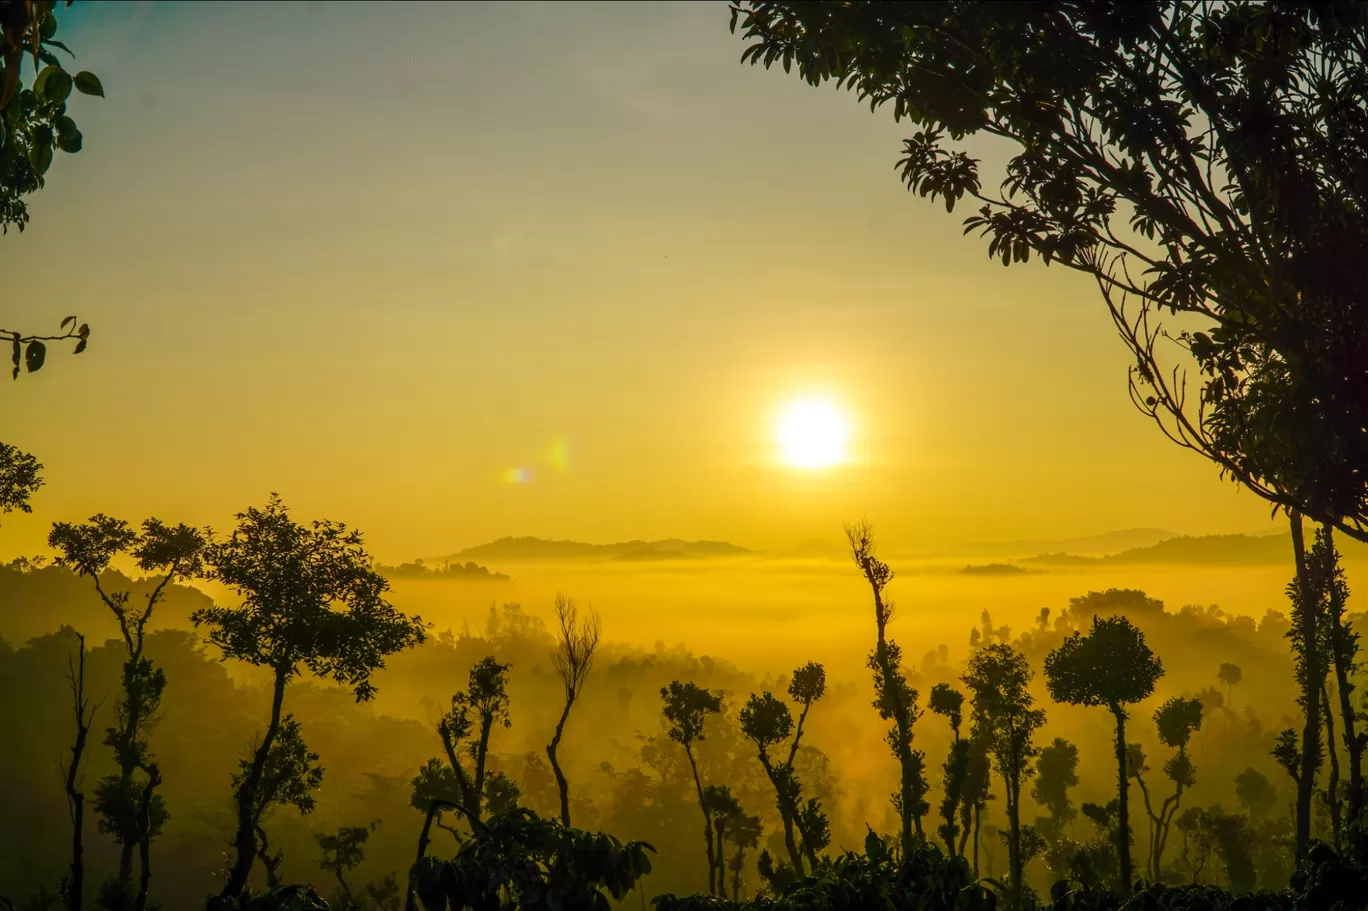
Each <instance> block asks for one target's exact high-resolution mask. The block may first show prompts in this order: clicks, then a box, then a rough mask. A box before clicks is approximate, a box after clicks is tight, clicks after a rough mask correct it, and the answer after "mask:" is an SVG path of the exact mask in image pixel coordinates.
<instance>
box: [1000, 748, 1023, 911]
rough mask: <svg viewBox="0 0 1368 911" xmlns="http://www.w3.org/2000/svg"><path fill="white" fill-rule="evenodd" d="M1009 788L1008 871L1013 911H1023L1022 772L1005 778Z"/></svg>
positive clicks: (1016, 770)
mask: <svg viewBox="0 0 1368 911" xmlns="http://www.w3.org/2000/svg"><path fill="white" fill-rule="evenodd" d="M1003 783H1004V784H1006V786H1007V826H1008V829H1007V831H1008V840H1007V871H1008V878H1009V880H1010V883H1011V889H1012V908H1013V911H1021V868H1022V866H1023V864H1022V863H1021V772H1020V770H1019V769H1014V770H1013V771H1012V774H1011V775H1010V776H1004V782H1003Z"/></svg>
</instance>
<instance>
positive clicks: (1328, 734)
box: [1320, 680, 1344, 851]
mask: <svg viewBox="0 0 1368 911" xmlns="http://www.w3.org/2000/svg"><path fill="white" fill-rule="evenodd" d="M1320 696H1321V711H1323V712H1325V744H1326V747H1327V748H1328V749H1329V751H1330V779H1329V780H1328V781H1327V782H1326V783H1325V803H1326V805H1327V806H1328V807H1329V809H1330V831H1331V832H1332V833H1333V834H1334V837H1335V850H1336V851H1339V850H1341V849H1342V848H1343V846H1344V841H1343V837H1342V835H1343V832H1344V823H1343V819H1342V817H1341V815H1340V799H1339V783H1340V764H1339V747H1337V746H1335V713H1334V712H1333V711H1331V710H1330V691H1329V690H1328V689H1326V687H1325V681H1324V680H1322V681H1321V686H1320Z"/></svg>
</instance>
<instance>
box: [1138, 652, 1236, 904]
mask: <svg viewBox="0 0 1368 911" xmlns="http://www.w3.org/2000/svg"><path fill="white" fill-rule="evenodd" d="M1223 667H1234V665H1223ZM1238 670H1239V669H1238V668H1236V671H1237V673H1238ZM1154 724H1155V727H1157V728H1158V729H1159V741H1160V742H1161V743H1163V744H1164V746H1166V747H1171V748H1173V749H1174V750H1175V751H1176V752H1175V753H1174V754H1173V756H1171V757H1170V758H1169V760H1168V761H1167V762H1165V763H1164V775H1165V776H1166V777H1167V778H1168V780H1169V781H1171V782H1173V793H1172V794H1171V795H1169V796H1167V797H1165V798H1164V802H1163V803H1162V804H1160V805H1159V812H1158V813H1155V812H1154V810H1153V808H1152V807H1151V806H1150V797H1149V791H1148V790H1144V797H1145V810H1146V811H1147V812H1148V813H1149V816H1150V820H1151V822H1152V823H1153V828H1152V829H1151V835H1150V857H1149V875H1150V879H1151V880H1155V881H1157V880H1158V879H1159V877H1160V874H1161V873H1162V871H1163V866H1164V848H1165V847H1166V846H1167V844H1168V836H1169V830H1170V828H1171V827H1172V825H1173V818H1174V817H1175V816H1176V815H1177V814H1178V808H1179V805H1180V804H1181V803H1182V800H1183V791H1184V790H1185V789H1187V788H1190V787H1192V786H1193V785H1195V784H1196V783H1197V771H1196V769H1195V768H1194V767H1193V765H1192V760H1191V759H1189V758H1188V754H1187V745H1188V743H1189V741H1191V740H1192V735H1193V734H1195V733H1196V732H1197V731H1199V730H1201V727H1202V703H1201V702H1200V701H1198V700H1196V699H1184V698H1183V697H1182V696H1174V697H1173V698H1171V699H1168V700H1166V701H1165V702H1164V704H1163V705H1161V706H1159V708H1158V709H1157V710H1156V711H1155V713H1154ZM1137 781H1139V779H1138V778H1137ZM1141 788H1142V789H1143V788H1144V784H1143V783H1141Z"/></svg>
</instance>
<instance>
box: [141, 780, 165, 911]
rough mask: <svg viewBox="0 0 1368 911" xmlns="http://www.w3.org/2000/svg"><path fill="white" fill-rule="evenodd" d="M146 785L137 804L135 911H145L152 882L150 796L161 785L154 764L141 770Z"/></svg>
mask: <svg viewBox="0 0 1368 911" xmlns="http://www.w3.org/2000/svg"><path fill="white" fill-rule="evenodd" d="M143 773H144V774H145V775H147V784H146V786H144V787H143V792H142V800H141V801H140V802H139V804H138V873H139V876H138V899H137V903H136V904H135V905H134V908H135V911H147V889H148V885H149V884H150V883H151V881H152V796H153V794H154V792H155V791H156V790H157V785H159V784H161V780H162V779H161V769H160V768H158V766H157V764H156V763H155V762H154V763H152V764H151V765H149V766H146V767H144V768H143Z"/></svg>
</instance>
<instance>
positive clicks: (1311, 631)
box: [1290, 510, 1321, 860]
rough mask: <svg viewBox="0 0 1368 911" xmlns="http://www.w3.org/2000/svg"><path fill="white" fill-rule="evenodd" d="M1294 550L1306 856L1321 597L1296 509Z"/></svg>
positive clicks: (1315, 754) (1300, 846) (1300, 800)
mask: <svg viewBox="0 0 1368 911" xmlns="http://www.w3.org/2000/svg"><path fill="white" fill-rule="evenodd" d="M1290 524H1291V527H1292V552H1293V556H1294V557H1295V558H1296V562H1297V592H1298V598H1299V599H1300V600H1301V601H1302V603H1301V604H1299V605H1298V607H1299V608H1300V609H1301V615H1302V616H1301V625H1300V628H1299V630H1298V638H1299V639H1300V640H1301V646H1302V664H1303V671H1302V672H1303V676H1304V677H1305V679H1304V681H1303V682H1302V694H1301V695H1302V710H1303V711H1304V712H1305V713H1306V725H1305V726H1304V727H1303V728H1302V755H1301V776H1300V777H1299V778H1298V779H1297V859H1298V860H1300V859H1301V858H1303V857H1305V856H1306V850H1307V848H1308V847H1310V845H1311V799H1312V796H1313V795H1314V793H1315V785H1316V771H1317V769H1318V768H1319V766H1320V698H1319V693H1318V692H1317V690H1318V689H1319V685H1320V684H1319V680H1320V678H1321V671H1320V647H1319V642H1318V641H1317V639H1318V637H1317V635H1316V633H1317V630H1316V613H1317V601H1318V600H1319V599H1318V598H1316V596H1315V594H1316V593H1315V592H1312V591H1311V578H1310V573H1309V572H1308V570H1307V566H1306V541H1305V540H1304V539H1303V537H1302V517H1301V513H1299V512H1297V511H1295V510H1293V512H1292V514H1291V517H1290Z"/></svg>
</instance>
